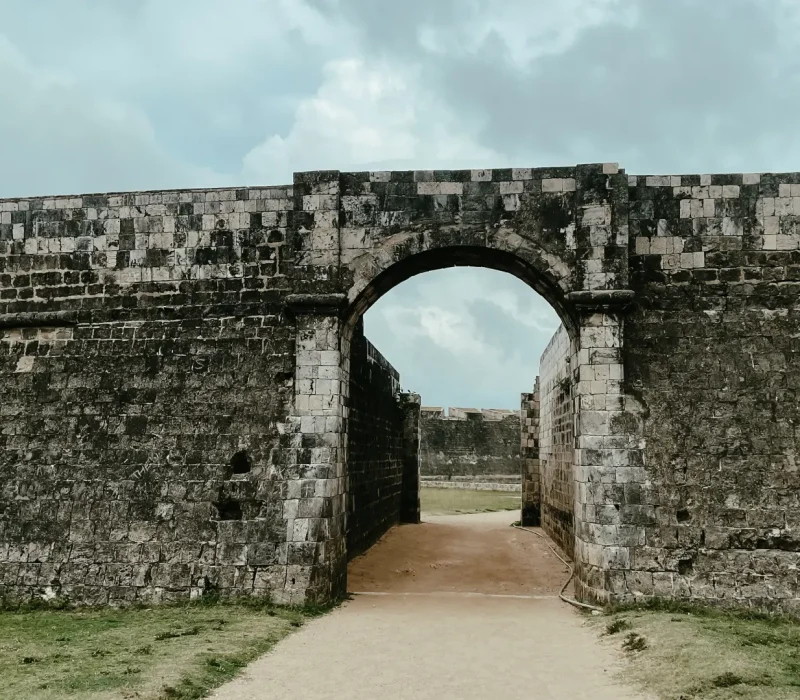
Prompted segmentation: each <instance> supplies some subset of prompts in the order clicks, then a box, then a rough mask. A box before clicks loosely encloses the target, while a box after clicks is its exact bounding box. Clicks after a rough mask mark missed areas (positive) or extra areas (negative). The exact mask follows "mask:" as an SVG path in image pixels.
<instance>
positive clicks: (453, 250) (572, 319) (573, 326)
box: [344, 246, 579, 338]
mask: <svg viewBox="0 0 800 700" xmlns="http://www.w3.org/2000/svg"><path fill="white" fill-rule="evenodd" d="M451 267H482V268H487V269H490V270H497V271H499V272H507V273H509V274H511V275H513V276H514V277H516V278H518V279H520V280H522V281H523V282H524V283H525V284H527V285H528V286H529V287H530V288H531V289H533V290H534V291H535V292H537V293H538V294H540V295H541V296H542V297H543V298H544V299H545V300H546V301H547V302H548V303H549V304H550V306H552V307H553V309H554V310H555V311H556V313H557V314H558V316H559V318H560V319H561V322H562V323H563V324H564V326H565V328H566V330H567V332H568V333H569V335H570V337H573V338H574V337H575V336H576V333H577V329H578V327H579V322H578V319H577V316H576V314H575V311H574V308H573V307H572V306H571V305H570V304H568V303H567V299H566V295H565V294H564V291H563V290H562V289H561V287H559V286H558V284H556V282H555V281H553V280H552V279H550V278H549V277H548V276H547V274H546V273H543V272H541V271H540V270H537V269H536V268H535V267H534V266H533V265H531V264H530V263H529V262H527V261H526V260H524V259H523V258H520V257H519V256H517V255H514V253H511V252H508V251H505V250H498V249H496V248H486V247H482V246H446V247H441V248H434V249H430V250H426V251H422V252H419V253H415V254H413V255H410V256H408V257H406V258H403V259H402V260H399V261H397V262H395V263H393V264H391V265H390V266H389V267H387V268H386V269H384V270H383V271H381V272H380V273H379V274H378V275H376V276H375V277H374V278H373V279H372V280H371V281H370V282H369V283H368V284H367V285H366V287H364V289H363V290H362V291H361V292H360V293H359V294H358V295H357V296H356V298H355V299H353V300H352V301H351V302H350V303H349V304H348V305H347V309H346V312H345V316H344V318H345V326H344V331H345V337H347V338H349V337H350V335H351V334H352V331H353V329H354V328H355V326H356V324H357V323H358V320H359V319H360V318H361V317H362V316H363V315H364V314H365V313H366V312H367V311H368V310H369V309H370V307H371V306H372V305H373V304H375V302H377V301H378V299H380V298H381V297H382V296H383V295H384V294H386V293H387V292H389V291H390V290H392V289H393V288H394V287H396V286H398V285H400V284H402V283H403V282H405V281H406V280H407V279H410V278H411V277H415V276H416V275H420V274H423V273H425V272H433V271H435V270H443V269H446V268H451Z"/></svg>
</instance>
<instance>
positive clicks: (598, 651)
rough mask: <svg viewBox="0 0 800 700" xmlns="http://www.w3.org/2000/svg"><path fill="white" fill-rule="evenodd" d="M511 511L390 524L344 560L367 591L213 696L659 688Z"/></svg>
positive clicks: (473, 698) (459, 696) (246, 699)
mask: <svg viewBox="0 0 800 700" xmlns="http://www.w3.org/2000/svg"><path fill="white" fill-rule="evenodd" d="M516 515H517V514H516V513H514V512H506V513H491V514H486V515H468V516H443V517H436V518H434V517H430V518H427V520H428V521H429V522H426V523H424V524H422V525H417V526H413V525H408V526H401V527H398V528H395V529H394V530H393V531H391V532H390V533H389V534H388V535H387V536H386V537H384V539H383V540H382V541H381V542H379V543H378V544H377V545H376V546H375V547H373V548H372V549H371V550H370V551H369V552H367V554H366V555H364V556H363V557H360V558H358V559H357V560H355V561H354V562H353V563H352V564H351V566H350V571H349V586H348V588H349V589H350V590H351V591H362V592H363V593H362V594H361V595H356V596H355V597H354V599H353V600H351V601H348V602H347V603H345V604H344V605H343V606H342V607H341V608H339V609H337V610H335V611H334V612H332V613H331V614H329V615H326V616H324V617H322V618H319V619H316V620H313V621H311V622H310V623H308V625H307V626H306V627H305V628H304V629H303V630H301V631H300V632H298V633H297V634H295V635H293V636H291V637H289V638H288V639H286V640H284V641H283V642H281V643H280V644H278V646H277V647H276V648H275V649H274V650H273V651H272V652H271V653H269V654H267V655H265V656H264V657H262V658H261V659H259V660H258V661H256V662H255V663H253V664H251V665H250V666H249V667H248V668H247V669H246V671H245V672H244V674H243V675H242V676H241V677H239V678H237V679H236V680H234V681H232V682H231V683H228V684H227V685H226V686H223V688H221V689H220V690H219V691H217V693H216V694H214V695H212V696H211V697H212V698H215V699H216V700H257V699H258V700H261V699H262V698H263V699H266V698H270V700H284V699H285V700H289V699H290V698H291V699H292V700H296V699H297V698H303V700H328V699H330V700H334V699H335V700H361V699H362V698H363V699H364V700H367V699H369V700H373V699H374V698H388V699H391V700H478V699H480V700H486V698H491V700H517V699H519V700H522V699H523V698H525V699H526V700H528V699H534V700H589V699H590V698H591V700H612V699H613V700H650V698H649V697H648V696H646V695H643V694H638V693H636V692H635V691H632V690H630V689H626V688H622V687H620V686H618V685H616V684H615V683H614V681H613V680H612V678H611V676H612V674H613V672H614V670H616V668H618V663H619V661H620V660H619V659H618V658H617V657H615V656H613V655H612V653H611V652H610V651H609V650H608V649H607V648H606V647H604V646H601V645H600V644H598V642H597V641H596V638H595V633H594V632H592V631H590V630H589V629H587V628H586V627H585V626H584V622H583V620H581V618H580V616H579V615H578V614H576V613H575V612H574V610H573V609H572V608H570V607H569V606H568V605H566V604H565V603H562V602H561V601H560V600H558V598H557V592H558V590H560V588H561V586H562V585H563V583H564V581H565V579H566V574H565V567H564V565H563V564H562V563H561V562H560V561H559V560H558V559H557V558H556V557H555V556H554V555H553V554H552V552H550V550H549V549H547V547H546V546H544V544H543V541H542V540H541V539H540V538H538V537H536V536H535V535H532V534H529V533H525V532H521V531H519V530H515V529H514V528H511V527H509V525H510V523H511V522H512V521H513V520H514V519H515V518H516Z"/></svg>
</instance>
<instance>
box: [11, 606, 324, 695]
mask: <svg viewBox="0 0 800 700" xmlns="http://www.w3.org/2000/svg"><path fill="white" fill-rule="evenodd" d="M318 612H320V611H315V610H311V609H308V610H306V609H294V610H292V609H286V608H276V607H272V606H269V605H265V604H257V603H232V602H231V603H223V602H220V603H217V604H213V605H209V604H184V605H173V606H159V607H154V608H140V609H136V608H131V609H124V610H114V609H102V610H88V609H87V610H29V611H26V612H11V611H7V612H0V698H3V699H4V700H5V699H6V698H7V699H8V700H12V699H13V700H19V699H21V698H25V700H56V699H58V700H63V699H65V698H67V699H72V700H112V699H113V700H117V699H122V698H137V699H138V700H194V699H195V698H202V697H205V696H206V695H207V693H208V692H209V691H210V690H211V689H213V688H215V687H217V686H219V685H220V684H222V683H223V682H225V681H226V680H229V679H230V678H232V677H233V676H235V675H236V674H237V673H238V671H239V670H240V669H241V668H242V667H243V666H245V665H246V664H247V663H249V662H250V661H252V660H254V659H255V658H257V657H258V656H260V655H261V654H263V653H264V652H266V651H267V650H269V649H270V648H271V647H272V646H273V645H274V644H275V643H276V642H278V641H279V640H281V639H282V638H283V637H285V636H286V635H287V634H289V633H290V632H292V631H294V630H296V629H297V628H298V627H300V626H302V624H303V622H304V620H306V619H307V618H308V617H310V616H311V615H314V614H317V613H318Z"/></svg>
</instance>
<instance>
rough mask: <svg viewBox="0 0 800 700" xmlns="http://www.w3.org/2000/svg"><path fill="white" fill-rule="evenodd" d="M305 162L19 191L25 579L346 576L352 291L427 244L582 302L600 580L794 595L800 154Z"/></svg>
mask: <svg viewBox="0 0 800 700" xmlns="http://www.w3.org/2000/svg"><path fill="white" fill-rule="evenodd" d="M393 178H394V179H393ZM295 180H296V183H295V185H294V186H291V187H269V188H250V189H240V190H233V189H231V190H208V191H175V192H159V193H127V194H112V195H87V196H81V197H59V198H34V199H18V200H0V329H2V330H0V332H1V333H2V339H1V340H0V385H1V386H2V387H3V395H4V401H3V402H2V405H0V415H2V426H0V483H2V487H0V501H1V503H0V587H2V592H3V594H4V595H8V596H22V597H26V596H27V597H30V596H34V595H35V596H50V595H55V594H58V593H64V594H68V595H70V596H71V597H72V598H73V599H75V600H81V601H84V602H105V601H108V600H120V601H125V600H131V599H150V600H164V599H171V598H178V597H186V596H189V595H190V594H191V595H199V594H200V593H202V591H203V590H206V589H209V588H212V589H217V590H220V591H221V592H224V593H230V594H247V595H254V594H255V595H271V596H273V598H274V599H275V600H277V601H279V602H299V601H302V600H308V599H318V598H325V597H326V596H329V595H331V594H332V593H333V592H335V591H339V590H341V587H342V585H343V580H344V579H343V575H344V574H343V569H342V564H341V562H343V561H345V557H344V552H345V545H344V541H345V536H346V531H345V528H346V525H345V513H346V512H347V505H346V499H347V488H346V486H345V483H346V480H347V474H346V466H345V465H346V451H347V446H348V443H347V442H346V441H347V440H348V437H347V432H346V420H347V416H346V411H345V410H344V409H345V408H346V402H347V391H346V390H345V389H343V386H344V385H345V383H346V382H347V381H348V378H347V377H346V376H345V375H344V370H343V369H342V366H343V365H342V358H343V357H344V356H345V355H346V353H347V352H349V349H348V348H347V347H345V346H346V343H345V341H344V340H343V337H344V336H343V330H342V329H343V327H344V326H343V323H342V321H341V320H340V316H339V315H338V314H339V313H340V311H339V310H338V307H337V304H340V303H341V302H340V301H337V300H339V299H345V301H346V302H347V303H351V304H354V305H355V306H352V307H351V308H353V309H354V310H355V311H357V312H360V311H363V309H364V308H366V307H367V306H368V304H369V301H370V299H373V296H374V295H379V294H380V293H381V292H382V291H385V289H387V288H389V287H390V286H391V285H392V284H396V283H397V282H398V281H402V279H403V278H404V277H403V276H404V275H405V276H408V275H409V274H411V273H412V272H414V273H416V272H419V271H420V268H413V269H412V268H411V267H409V266H405V267H403V266H404V265H406V263H405V262H403V261H408V260H411V259H412V258H413V259H414V260H421V261H423V262H420V265H423V266H427V267H426V268H425V269H436V267H441V266H443V265H446V264H453V263H454V261H455V262H457V263H459V264H466V263H467V262H471V263H474V262H475V261H479V262H480V261H482V260H483V261H487V262H486V264H492V265H495V266H496V267H498V268H502V269H505V270H506V271H508V272H512V273H513V274H518V275H520V276H523V277H525V279H530V280H531V282H530V283H531V284H532V285H533V286H534V287H535V288H536V289H537V291H539V292H540V293H542V294H543V295H544V296H545V298H547V299H548V300H550V301H551V303H553V305H554V306H555V308H556V309H557V310H558V311H559V313H560V314H561V315H562V319H563V320H564V325H565V328H566V329H567V334H568V336H569V339H570V343H571V346H570V351H569V352H570V369H571V371H572V379H573V382H572V392H573V394H572V397H573V400H574V406H575V421H574V423H573V425H574V431H575V435H574V452H573V467H572V469H573V471H572V473H573V476H574V483H573V489H574V491H573V493H574V510H573V515H574V523H573V528H574V558H575V568H576V580H577V587H576V592H577V595H578V596H579V597H581V598H582V599H585V600H609V599H614V600H630V599H634V598H639V597H642V596H645V597H647V596H653V595H660V596H672V597H679V598H683V599H692V600H699V601H707V602H712V603H715V604H719V605H739V606H741V605H752V606H758V607H759V608H780V609H782V610H785V611H789V612H797V611H798V607H800V592H798V583H797V577H796V573H795V572H796V568H797V565H798V563H799V562H798V557H800V554H798V551H800V546H798V542H797V537H796V532H797V527H798V525H797V520H798V518H800V503H798V501H797V494H798V493H799V492H800V489H798V485H800V476H798V473H797V470H796V463H797V459H798V456H797V454H798V442H800V434H798V431H797V425H798V424H799V423H798V421H800V415H798V405H800V404H798V401H797V392H798V387H800V362H798V356H797V353H798V352H799V351H800V346H798V337H800V308H798V299H800V257H799V256H800V230H799V229H798V222H800V174H798V173H785V174H769V173H765V174H745V175H741V174H739V175H706V176H703V175H677V176H661V175H659V176H638V177H637V176H628V175H626V174H624V172H619V171H618V169H617V168H616V167H615V166H613V167H612V166H611V165H609V164H606V165H601V164H598V165H596V166H595V165H592V166H578V167H577V168H564V169H550V170H547V171H544V170H541V171H540V170H537V169H534V170H531V169H507V170H506V169H503V170H495V171H491V170H486V171H453V172H445V171H435V172H425V173H367V174H363V176H362V174H336V173H327V172H326V173H312V174H298V175H297V176H296V178H295ZM362 200H363V201H362ZM342 222H343V223H342ZM404 231H405V232H407V233H404ZM345 244H346V245H345ZM493 246H494V247H493ZM422 251H428V253H425V252H422ZM493 251H494V252H493ZM497 251H501V252H497ZM502 251H505V252H502ZM509 251H512V252H509ZM345 252H346V253H347V254H346V255H345ZM490 252H491V253H492V255H489V253H490ZM478 253H480V255H479V254H478ZM495 253H497V254H496V255H495ZM403 256H405V257H403ZM413 256H417V257H413ZM420 256H421V257H420ZM508 256H511V257H508ZM525 256H527V257H525ZM520 261H522V262H520ZM523 263H524V264H523ZM392 269H393V270H398V272H397V275H396V276H391V275H388V276H387V275H386V274H384V273H388V271H389V270H392ZM531 270H535V271H536V273H537V276H530V275H532V273H531ZM373 281H374V284H373ZM370 285H373V286H372V287H370ZM362 291H364V292H365V294H366V292H369V294H366V296H364V295H362V294H361V293H362ZM308 295H312V296H313V297H314V299H317V301H314V300H313V299H312V300H311V301H309V299H308V298H306V297H307V296H308ZM326 295H327V300H325V299H322V297H325V296H326ZM337 295H338V296H337ZM359 295H360V296H359ZM370 295H373V296H370ZM628 302H629V307H628V308H626V307H625V303H628ZM325 368H328V369H325ZM350 369H351V371H352V370H353V369H354V368H353V367H352V366H351V368H350ZM348 385H349V384H348ZM544 393H545V388H544V383H543V384H542V409H541V416H540V418H541V423H542V426H544V425H545V424H546V423H547V421H551V419H550V418H548V417H547V416H546V415H545V409H544ZM556 404H558V402H555V403H554V404H551V405H556ZM548 413H549V409H548ZM551 422H552V421H551ZM543 434H544V433H543V432H542V435H543ZM543 471H544V470H543ZM542 483H543V484H544V479H543V480H542ZM542 498H543V503H544V499H545V498H546V497H545V496H544V494H543V496H542Z"/></svg>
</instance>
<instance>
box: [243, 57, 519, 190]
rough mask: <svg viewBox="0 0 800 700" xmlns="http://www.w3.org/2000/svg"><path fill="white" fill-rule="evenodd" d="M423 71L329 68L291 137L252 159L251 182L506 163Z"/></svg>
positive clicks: (272, 140)
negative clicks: (427, 82) (310, 173)
mask: <svg viewBox="0 0 800 700" xmlns="http://www.w3.org/2000/svg"><path fill="white" fill-rule="evenodd" d="M419 73H420V69H419V68H416V67H414V66H409V67H402V68H400V67H397V66H392V65H389V64H386V63H383V64H381V63H377V64H375V65H373V64H370V65H369V66H367V65H366V63H365V62H364V61H363V60H362V59H360V58H349V59H345V60H336V61H331V62H329V63H328V64H326V65H325V67H324V68H323V83H322V85H321V86H320V88H319V90H318V91H317V93H316V94H315V95H313V96H311V97H308V98H307V99H305V100H303V101H302V102H301V103H300V104H299V106H298V108H297V111H296V113H295V121H294V124H293V126H292V128H291V130H290V131H289V133H288V134H286V135H285V136H280V135H278V134H273V135H271V136H269V137H268V138H266V139H265V140H264V141H263V142H262V143H261V144H259V145H258V146H256V147H255V148H253V149H252V150H251V151H250V152H249V153H248V154H247V155H246V156H245V158H244V164H243V165H244V178H245V179H246V180H247V181H259V182H275V183H278V182H287V181H291V176H292V172H293V171H303V170H325V169H332V170H335V169H339V170H358V169H362V168H370V167H376V165H377V164H380V167H382V168H387V169H391V168H395V167H397V168H399V169H402V168H403V167H410V168H417V169H419V168H424V167H433V165H434V164H435V165H436V167H440V168H447V167H457V166H454V165H452V164H453V163H456V162H457V163H459V164H462V163H463V162H465V159H470V162H471V163H472V164H473V165H477V164H479V163H486V162H491V163H493V164H495V165H497V166H500V165H502V163H503V162H504V161H505V158H503V157H502V156H501V155H500V154H498V153H496V152H494V151H491V150H490V149H486V148H483V147H482V146H480V145H479V144H478V143H477V141H476V140H475V137H474V134H475V133H476V132H477V131H478V130H479V127H480V124H474V123H470V120H469V119H467V118H464V117H463V116H461V117H460V118H457V117H456V116H455V115H454V114H453V113H452V112H451V111H450V110H449V109H448V108H447V107H446V105H445V104H443V103H442V101H441V100H439V99H438V98H437V97H436V95H435V94H432V93H429V92H426V91H425V89H424V87H423V81H422V80H421V76H420V75H419ZM409 163H413V164H412V165H410V166H409V165H408V164H409ZM426 164H427V165H426Z"/></svg>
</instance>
